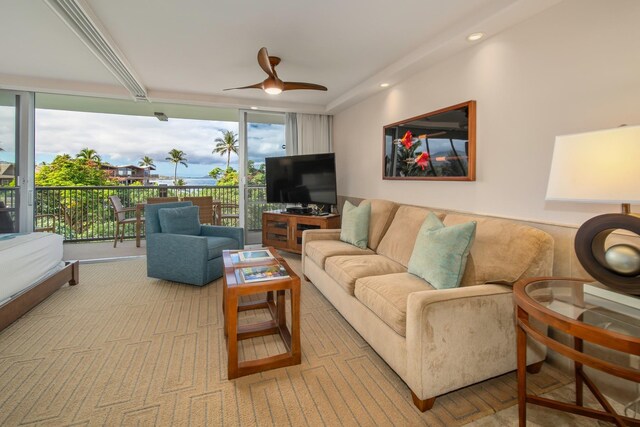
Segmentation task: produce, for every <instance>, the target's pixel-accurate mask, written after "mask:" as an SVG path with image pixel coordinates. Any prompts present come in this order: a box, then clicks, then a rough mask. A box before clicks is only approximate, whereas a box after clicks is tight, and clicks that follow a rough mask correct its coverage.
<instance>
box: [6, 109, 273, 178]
mask: <svg viewBox="0 0 640 427" xmlns="http://www.w3.org/2000/svg"><path fill="white" fill-rule="evenodd" d="M224 130H231V131H233V132H235V133H236V134H237V133H238V123H237V122H219V121H206V120H189V119H175V118H169V121H167V122H161V121H159V120H158V119H157V118H155V117H141V116H128V115H118V114H102V113H85V112H76V111H63V110H45V109H36V134H35V140H36V163H38V164H39V163H42V162H46V163H50V162H51V161H52V160H53V158H54V157H55V156H56V155H57V154H63V153H67V154H70V155H71V156H73V157H75V155H76V154H77V153H78V152H79V151H80V150H82V149H83V148H92V149H94V150H96V151H97V152H98V154H99V155H100V157H101V158H102V160H103V161H104V162H109V163H111V164H114V165H126V164H135V165H137V164H138V162H139V160H140V158H142V157H143V156H149V157H151V158H152V159H154V161H155V162H154V163H155V165H156V172H155V173H157V174H159V175H164V176H173V168H174V165H173V164H172V163H169V162H167V161H165V158H166V157H167V156H168V152H169V150H171V149H173V148H177V149H178V150H182V151H184V152H185V153H186V157H187V160H188V161H187V164H188V167H186V168H185V167H184V166H182V165H179V166H178V177H183V178H186V177H203V176H207V174H208V173H209V171H210V170H212V169H213V168H215V167H220V168H224V167H225V166H226V161H227V156H226V155H225V156H220V155H219V154H213V153H212V151H213V148H214V147H215V145H216V143H215V142H214V140H215V139H216V138H218V137H222V131H224ZM13 132H14V130H13V119H12V108H11V107H1V108H0V148H3V149H4V150H5V151H0V160H5V161H10V162H13V161H14V155H13V153H12V151H13V150H12V147H11V144H12V141H13ZM247 136H248V146H249V158H250V159H251V160H255V161H256V162H257V163H259V162H261V161H263V160H262V159H264V157H270V156H281V155H284V150H282V145H283V144H284V125H270V124H254V123H250V124H249V126H248V130H247ZM230 165H231V166H232V167H233V168H235V169H237V168H238V156H237V155H235V154H231V164H230Z"/></svg>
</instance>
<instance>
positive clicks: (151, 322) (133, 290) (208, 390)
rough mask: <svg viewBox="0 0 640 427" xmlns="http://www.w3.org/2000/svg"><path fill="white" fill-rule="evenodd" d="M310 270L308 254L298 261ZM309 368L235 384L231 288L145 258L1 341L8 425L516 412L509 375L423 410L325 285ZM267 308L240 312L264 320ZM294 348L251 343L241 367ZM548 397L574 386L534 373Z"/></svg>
mask: <svg viewBox="0 0 640 427" xmlns="http://www.w3.org/2000/svg"><path fill="white" fill-rule="evenodd" d="M287 259H288V261H289V263H290V265H291V266H292V267H293V268H294V270H296V271H298V272H299V271H300V262H299V257H295V256H287ZM302 285H303V286H302V301H301V326H302V328H301V330H302V333H301V339H302V364H301V365H298V366H293V367H288V368H282V369H277V370H273V371H267V372H264V373H259V374H254V375H250V376H246V377H242V378H239V379H236V380H232V381H229V380H228V379H227V373H226V367H227V360H226V347H225V339H224V334H223V330H222V325H223V313H222V310H221V288H222V282H221V281H216V282H214V283H212V284H210V285H208V286H205V287H202V288H199V287H194V286H188V285H182V284H178V283H173V282H167V281H162V280H156V279H150V278H147V277H146V268H145V260H144V259H135V260H127V261H117V262H109V263H95V264H83V265H81V267H80V284H79V285H78V286H75V287H68V286H65V287H63V288H61V289H60V290H59V291H57V292H56V293H55V294H54V295H52V296H51V297H49V298H48V299H47V300H45V301H44V302H43V303H41V304H40V305H39V306H37V307H36V308H35V309H33V310H32V311H31V312H29V313H28V314H27V315H25V316H24V317H22V318H21V319H19V320H18V321H17V322H15V323H14V324H12V325H11V326H9V327H8V328H7V329H5V330H4V331H2V332H0V425H3V426H14V425H38V426H50V425H51V426H53V425H56V426H57V425H140V426H142V425H149V426H155V425H173V426H182V425H185V426H186V425H194V426H203V425H211V426H214V425H242V426H251V425H277V426H283V425H295V426H300V425H308V426H318V425H432V426H452V425H462V424H465V423H468V422H471V421H474V420H477V419H480V418H482V417H484V416H487V415H489V414H493V413H495V412H497V411H500V410H502V409H504V408H508V407H510V406H513V405H515V404H516V403H517V394H516V384H517V383H516V376H515V373H513V372H512V373H509V374H506V375H503V376H500V377H497V378H493V379H491V380H488V381H485V382H482V383H479V384H476V385H473V386H471V387H467V388H464V389H461V390H458V391H455V392H452V393H449V394H447V395H444V396H440V397H438V399H437V400H436V403H435V406H434V407H433V409H432V410H430V411H427V412H426V413H421V412H419V411H418V410H417V409H416V408H415V407H414V405H413V403H412V401H411V394H410V391H409V389H408V388H407V386H406V385H405V384H404V383H403V382H402V380H400V378H399V377H398V376H397V375H396V374H395V373H394V372H393V371H392V370H391V368H389V367H388V366H387V365H386V364H385V363H384V361H383V360H382V359H381V358H380V357H379V356H378V355H377V354H376V353H375V352H374V351H373V350H372V349H371V348H370V347H369V346H368V345H367V343H366V342H365V341H364V340H363V339H362V338H361V337H360V336H359V335H358V334H357V333H356V332H355V331H354V330H353V329H352V328H351V327H350V326H349V324H348V323H347V322H346V321H345V320H344V319H343V318H342V317H341V316H340V314H339V313H338V312H337V311H336V310H335V309H334V308H333V307H332V306H331V304H329V302H327V301H326V300H325V299H324V297H323V296H322V295H321V294H320V292H319V291H318V290H316V288H315V287H314V286H313V285H311V284H309V283H306V282H304V281H303V283H302ZM265 315H266V314H265V313H264V311H262V312H244V313H241V322H248V323H252V322H255V321H257V320H259V318H261V317H263V316H265ZM283 350H284V347H283V345H282V344H281V342H279V339H276V337H275V336H272V337H260V338H254V339H251V340H247V341H243V342H242V347H241V348H240V356H241V359H253V358H256V357H264V356H266V355H272V354H276V353H279V352H282V351H283ZM528 378H529V383H528V387H529V389H530V392H532V393H535V394H542V393H546V392H548V391H551V390H554V389H556V388H558V387H561V386H562V385H564V384H567V383H568V382H569V378H568V377H566V376H565V375H563V374H562V373H560V372H559V371H557V370H555V369H553V368H552V367H549V366H546V365H545V367H544V368H543V371H542V372H541V373H540V374H538V375H529V376H528Z"/></svg>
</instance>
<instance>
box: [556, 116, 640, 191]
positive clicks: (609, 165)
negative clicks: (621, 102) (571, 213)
mask: <svg viewBox="0 0 640 427" xmlns="http://www.w3.org/2000/svg"><path fill="white" fill-rule="evenodd" d="M546 199H547V200H567V201H574V202H585V203H640V126H623V127H619V128H614V129H605V130H600V131H595V132H587V133H579V134H574V135H563V136H558V137H556V143H555V146H554V148H553V160H552V161H551V172H550V173H549V185H548V186H547V197H546Z"/></svg>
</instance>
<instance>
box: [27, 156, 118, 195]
mask: <svg viewBox="0 0 640 427" xmlns="http://www.w3.org/2000/svg"><path fill="white" fill-rule="evenodd" d="M91 162H93V160H92V161H91ZM35 178H36V186H42V187H56V186H88V185H113V184H114V183H113V182H112V181H111V180H109V177H108V176H107V174H106V173H105V171H103V170H101V169H100V168H97V167H95V166H94V165H92V164H90V163H89V162H87V161H86V160H84V158H82V159H81V158H76V159H72V158H71V156H69V155H68V154H61V155H58V156H56V157H55V158H54V159H53V161H52V162H51V164H48V165H43V166H41V167H40V170H39V171H38V173H37V174H36V177H35Z"/></svg>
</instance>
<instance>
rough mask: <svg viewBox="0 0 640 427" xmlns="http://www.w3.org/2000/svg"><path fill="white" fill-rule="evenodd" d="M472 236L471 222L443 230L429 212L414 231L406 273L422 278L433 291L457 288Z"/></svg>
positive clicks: (472, 227)
mask: <svg viewBox="0 0 640 427" xmlns="http://www.w3.org/2000/svg"><path fill="white" fill-rule="evenodd" d="M475 234H476V222H475V221H471V222H465V223H463V224H457V225H452V226H451V227H445V226H444V224H443V223H442V221H440V219H438V217H437V216H436V215H435V214H433V213H430V214H429V216H427V218H426V219H425V221H424V223H423V224H422V227H420V231H419V232H418V237H417V239H416V244H415V246H414V247H413V253H412V254H411V259H409V265H408V267H409V268H408V271H409V273H411V274H415V275H416V276H419V277H422V278H423V279H424V280H426V281H427V282H429V283H431V285H433V287H434V288H436V289H448V288H457V287H458V286H459V285H460V280H462V275H463V274H464V269H465V267H466V266H467V257H468V256H469V250H470V249H471V245H472V244H473V239H474V237H475Z"/></svg>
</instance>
